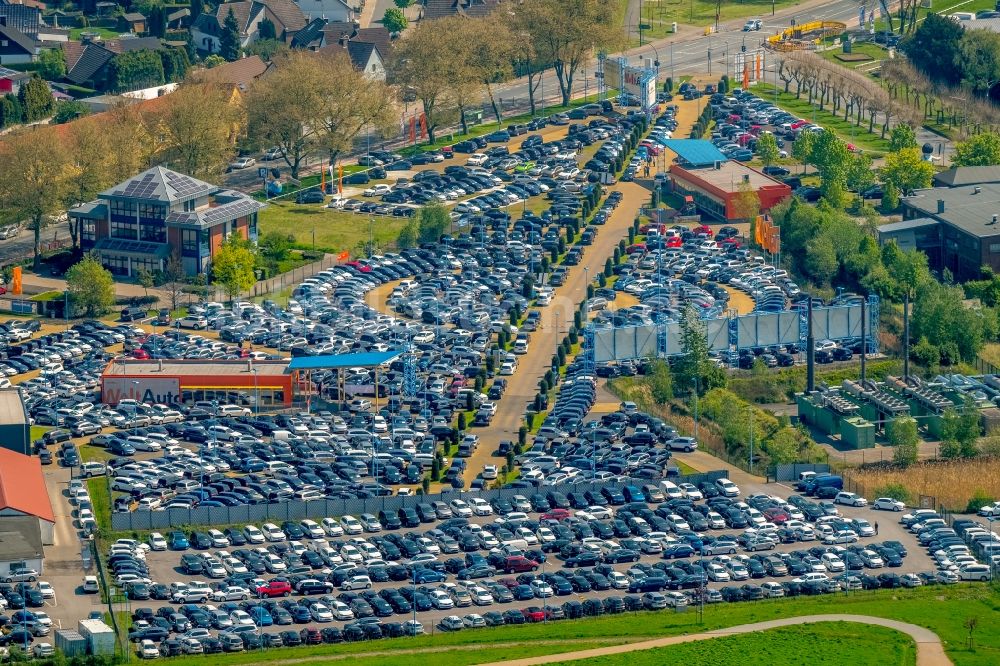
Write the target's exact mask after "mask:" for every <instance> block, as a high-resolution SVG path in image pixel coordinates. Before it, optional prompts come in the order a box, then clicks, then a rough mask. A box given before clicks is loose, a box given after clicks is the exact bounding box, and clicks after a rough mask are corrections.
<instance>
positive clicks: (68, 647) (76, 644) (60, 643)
mask: <svg viewBox="0 0 1000 666" xmlns="http://www.w3.org/2000/svg"><path fill="white" fill-rule="evenodd" d="M55 636H56V638H55V648H56V649H57V650H59V651H60V652H62V653H63V655H65V656H66V657H82V656H84V655H86V654H87V639H86V638H84V637H83V636H81V635H80V633H79V632H77V631H73V630H72V629H59V630H58V631H56V633H55Z"/></svg>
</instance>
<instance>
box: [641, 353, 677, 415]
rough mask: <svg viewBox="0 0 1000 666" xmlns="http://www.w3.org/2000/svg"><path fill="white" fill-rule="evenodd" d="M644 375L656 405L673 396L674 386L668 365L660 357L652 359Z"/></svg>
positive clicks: (667, 400)
mask: <svg viewBox="0 0 1000 666" xmlns="http://www.w3.org/2000/svg"><path fill="white" fill-rule="evenodd" d="M646 376H647V381H648V382H649V391H650V393H651V394H652V395H653V401H654V402H655V403H656V404H658V405H665V404H667V403H668V402H670V400H671V398H673V397H674V386H673V377H672V376H671V374H670V366H669V365H667V362H666V361H664V360H663V359H662V358H657V359H653V360H652V362H651V363H650V367H649V370H648V371H647V372H646Z"/></svg>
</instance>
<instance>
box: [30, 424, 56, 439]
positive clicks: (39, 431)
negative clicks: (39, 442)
mask: <svg viewBox="0 0 1000 666" xmlns="http://www.w3.org/2000/svg"><path fill="white" fill-rule="evenodd" d="M49 430H52V426H42V425H33V426H31V441H35V440H36V439H41V437H42V435H44V434H45V433H47V432H48V431H49Z"/></svg>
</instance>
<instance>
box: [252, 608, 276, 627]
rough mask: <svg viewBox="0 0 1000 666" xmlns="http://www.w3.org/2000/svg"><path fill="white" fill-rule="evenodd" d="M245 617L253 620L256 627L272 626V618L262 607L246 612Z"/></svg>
mask: <svg viewBox="0 0 1000 666" xmlns="http://www.w3.org/2000/svg"><path fill="white" fill-rule="evenodd" d="M247 615H249V616H250V617H251V618H252V619H253V621H254V624H256V625H257V626H258V627H270V626H271V625H272V624H274V618H273V617H271V614H270V613H269V612H267V609H266V608H264V607H263V606H254V607H253V608H251V609H249V610H248V611H247Z"/></svg>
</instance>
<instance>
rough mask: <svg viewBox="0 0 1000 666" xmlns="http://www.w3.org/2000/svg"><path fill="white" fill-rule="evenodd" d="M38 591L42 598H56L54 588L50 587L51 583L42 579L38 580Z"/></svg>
mask: <svg viewBox="0 0 1000 666" xmlns="http://www.w3.org/2000/svg"><path fill="white" fill-rule="evenodd" d="M38 591H39V592H41V593H42V599H55V598H56V589H55V588H54V587H52V583H48V582H46V581H44V580H40V581H38Z"/></svg>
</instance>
